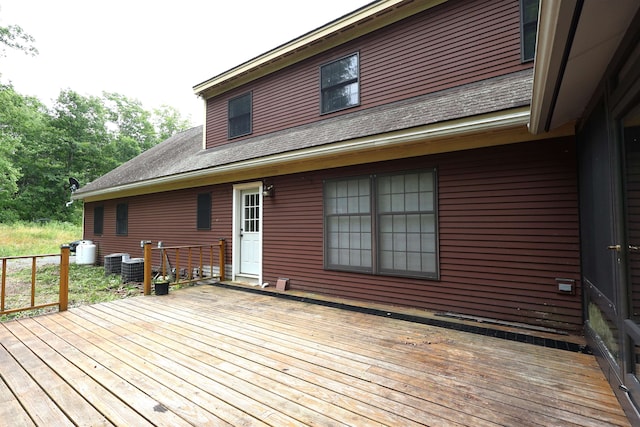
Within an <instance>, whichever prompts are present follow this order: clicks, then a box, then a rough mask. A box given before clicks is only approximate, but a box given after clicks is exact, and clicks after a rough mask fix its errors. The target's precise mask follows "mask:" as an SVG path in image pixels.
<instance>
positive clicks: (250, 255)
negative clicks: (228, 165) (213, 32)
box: [239, 188, 261, 276]
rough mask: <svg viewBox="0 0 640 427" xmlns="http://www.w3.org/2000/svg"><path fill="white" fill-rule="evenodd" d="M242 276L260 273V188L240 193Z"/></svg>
mask: <svg viewBox="0 0 640 427" xmlns="http://www.w3.org/2000/svg"><path fill="white" fill-rule="evenodd" d="M240 199H241V202H240V203H241V207H240V209H241V211H240V271H239V273H240V274H246V275H251V276H257V275H259V273H260V252H261V251H260V236H261V230H260V227H261V220H260V212H261V210H260V188H251V189H246V190H242V191H241V192H240Z"/></svg>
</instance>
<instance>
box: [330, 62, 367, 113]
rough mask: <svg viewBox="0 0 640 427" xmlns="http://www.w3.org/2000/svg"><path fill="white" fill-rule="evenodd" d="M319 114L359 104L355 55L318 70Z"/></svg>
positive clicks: (357, 68)
mask: <svg viewBox="0 0 640 427" xmlns="http://www.w3.org/2000/svg"><path fill="white" fill-rule="evenodd" d="M320 91H321V98H322V99H321V107H320V109H321V112H322V114H324V113H331V112H333V111H338V110H342V109H345V108H349V107H354V106H356V105H358V104H359V103H360V60H359V57H358V54H357V53H354V54H353V55H349V56H347V57H344V58H342V59H338V60H337V61H334V62H331V63H330V64H326V65H323V66H322V67H321V68H320Z"/></svg>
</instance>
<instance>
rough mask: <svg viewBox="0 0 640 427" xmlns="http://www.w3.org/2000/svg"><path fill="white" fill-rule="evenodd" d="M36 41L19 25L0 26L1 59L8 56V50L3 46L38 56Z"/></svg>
mask: <svg viewBox="0 0 640 427" xmlns="http://www.w3.org/2000/svg"><path fill="white" fill-rule="evenodd" d="M34 43H35V39H34V38H33V37H32V36H31V35H29V34H28V33H26V32H25V31H24V30H23V29H22V28H21V27H20V26H18V25H9V26H7V27H2V26H0V57H3V56H6V48H5V47H3V46H2V45H4V46H6V47H8V48H10V49H16V50H19V51H22V52H24V53H26V54H27V55H37V54H38V49H36V47H35V46H34Z"/></svg>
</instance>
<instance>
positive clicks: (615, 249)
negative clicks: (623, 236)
mask: <svg viewBox="0 0 640 427" xmlns="http://www.w3.org/2000/svg"><path fill="white" fill-rule="evenodd" d="M607 249H611V250H612V251H617V252H620V249H622V248H621V247H620V245H609V246H607Z"/></svg>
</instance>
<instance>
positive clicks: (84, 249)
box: [76, 240, 96, 265]
mask: <svg viewBox="0 0 640 427" xmlns="http://www.w3.org/2000/svg"><path fill="white" fill-rule="evenodd" d="M95 263H96V245H94V244H93V242H92V241H91V240H81V241H80V243H79V244H78V246H76V264H81V265H94V264H95Z"/></svg>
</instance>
